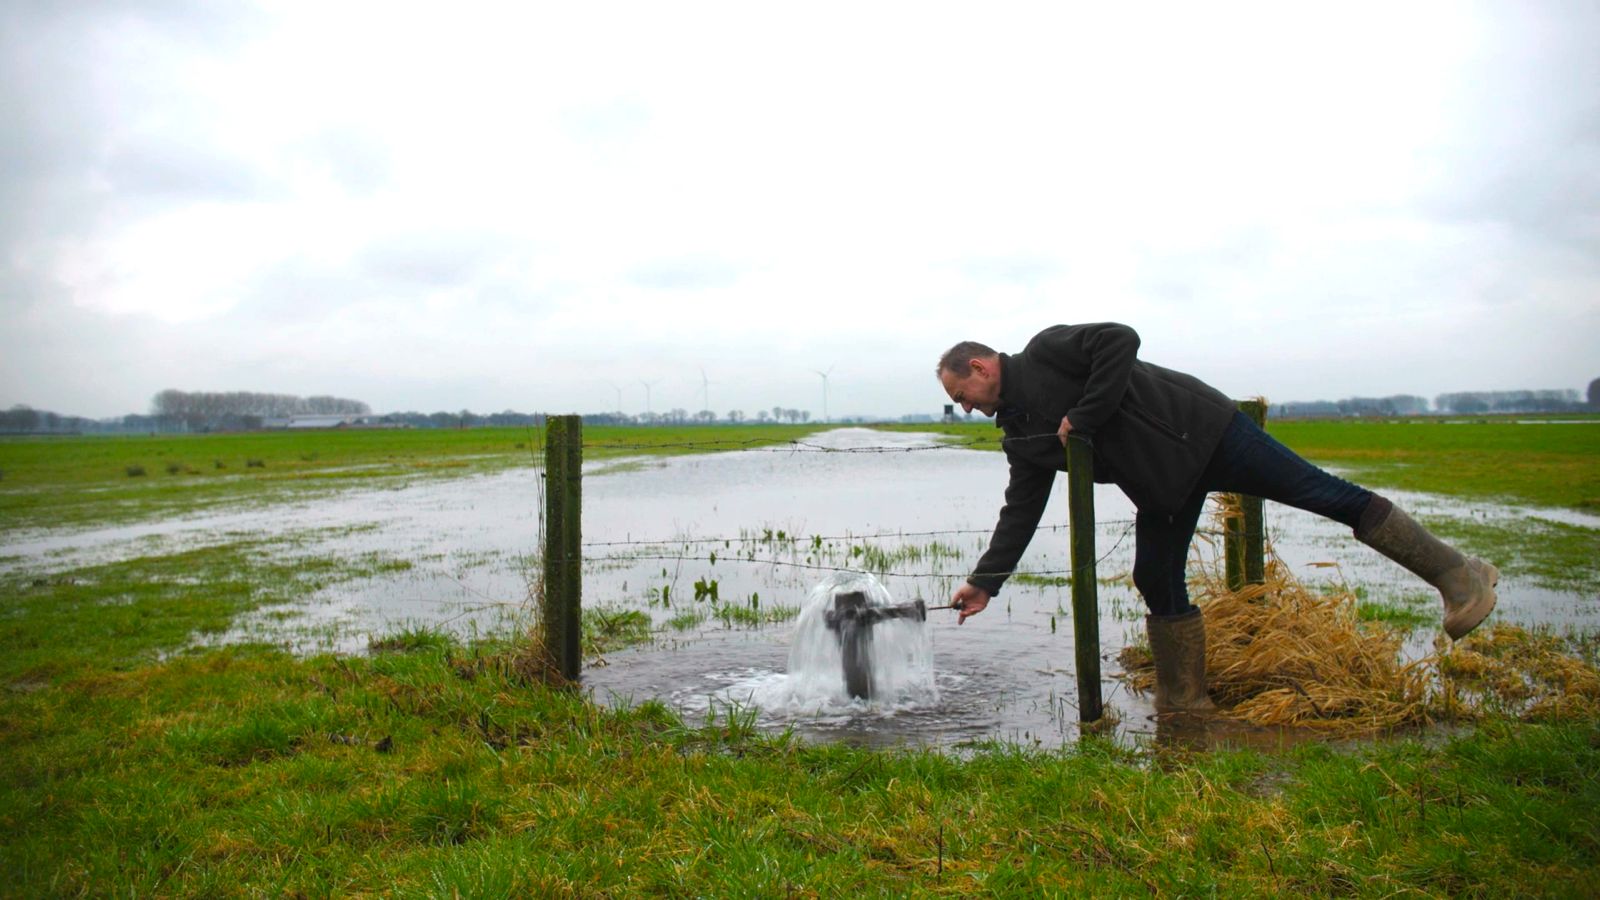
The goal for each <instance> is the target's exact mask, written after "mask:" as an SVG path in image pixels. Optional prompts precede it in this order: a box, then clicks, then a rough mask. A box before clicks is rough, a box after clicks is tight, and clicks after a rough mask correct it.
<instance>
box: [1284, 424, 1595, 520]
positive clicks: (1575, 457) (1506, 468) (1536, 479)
mask: <svg viewBox="0 0 1600 900" xmlns="http://www.w3.org/2000/svg"><path fill="white" fill-rule="evenodd" d="M1565 418H1573V419H1580V418H1581V419H1583V420H1584V421H1585V422H1586V423H1587V424H1577V425H1563V424H1543V425H1519V424H1516V422H1515V420H1513V419H1482V420H1478V419H1472V420H1460V419H1446V420H1439V419H1394V420H1387V419H1380V420H1355V421H1318V420H1301V421H1285V422H1269V423H1268V430H1269V431H1271V433H1272V435H1273V436H1274V437H1276V438H1277V439H1278V440H1280V441H1282V442H1283V443H1285V444H1287V445H1288V446H1289V447H1291V448H1293V449H1294V450H1295V451H1296V452H1297V453H1299V454H1301V455H1302V456H1305V457H1306V458H1307V459H1311V460H1315V461H1316V462H1318V463H1322V464H1324V465H1337V466H1339V467H1340V468H1341V469H1344V470H1345V471H1347V472H1348V473H1349V474H1350V475H1351V477H1352V478H1353V480H1355V481H1357V482H1359V483H1362V484H1368V485H1371V486H1380V487H1389V488H1400V489H1404V490H1411V491H1423V492H1426V493H1431V494H1443V495H1446V496H1451V497H1464V498H1482V499H1486V500H1500V501H1507V502H1514V503H1529V504H1534V505H1538V506H1553V507H1564V508H1567V509H1575V510H1580V511H1585V512H1600V416H1583V417H1577V416H1572V417H1565Z"/></svg>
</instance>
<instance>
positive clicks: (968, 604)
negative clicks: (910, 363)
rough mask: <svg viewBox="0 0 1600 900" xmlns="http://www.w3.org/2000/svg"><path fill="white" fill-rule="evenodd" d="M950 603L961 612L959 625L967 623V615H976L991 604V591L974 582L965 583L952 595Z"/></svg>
mask: <svg viewBox="0 0 1600 900" xmlns="http://www.w3.org/2000/svg"><path fill="white" fill-rule="evenodd" d="M950 605H951V606H954V607H955V608H956V610H957V611H959V612H960V613H961V618H959V619H957V620H956V624H957V625H965V624H967V616H975V615H977V614H978V613H981V612H983V611H984V610H985V609H987V608H988V606H989V592H988V591H986V590H984V589H983V588H981V587H978V586H977V585H973V584H966V583H963V584H962V585H961V587H958V588H956V592H955V593H954V594H951V595H950Z"/></svg>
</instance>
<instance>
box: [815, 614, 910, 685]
mask: <svg viewBox="0 0 1600 900" xmlns="http://www.w3.org/2000/svg"><path fill="white" fill-rule="evenodd" d="M927 618H928V606H927V604H925V603H923V602H922V601H921V600H913V601H912V602H910V603H903V604H901V605H899V606H868V605H867V595H866V594H865V593H863V592H861V591H845V592H842V593H838V594H834V595H833V607H832V608H831V609H829V610H827V611H826V612H824V613H823V615H822V621H823V623H824V624H826V625H827V626H828V630H829V631H832V632H833V633H834V635H835V636H836V637H837V638H838V639H839V655H840V657H841V658H842V659H843V665H844V687H845V690H846V691H848V692H849V694H850V696H851V697H856V698H860V699H862V700H870V699H871V698H872V626H874V625H877V624H878V623H880V622H886V621H888V620H890V619H915V620H917V621H918V622H924V621H927Z"/></svg>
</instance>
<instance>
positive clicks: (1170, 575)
mask: <svg viewBox="0 0 1600 900" xmlns="http://www.w3.org/2000/svg"><path fill="white" fill-rule="evenodd" d="M1212 491H1226V492H1230V493H1239V494H1250V495H1251V496H1255V497H1262V498H1265V499H1267V500H1274V501H1276V502H1278V503H1283V504H1286V505H1288V506H1293V507H1295V508H1296V509H1303V510H1306V511H1307V512H1314V513H1316V514H1317V515H1319V516H1326V517H1327V518H1330V519H1333V520H1334V521H1336V522H1341V523H1343V524H1345V525H1348V526H1350V528H1351V529H1352V530H1354V529H1355V528H1356V526H1357V524H1358V523H1359V522H1360V521H1361V513H1362V511H1363V510H1365V509H1366V508H1367V504H1368V503H1369V502H1371V500H1372V497H1373V494H1372V492H1371V491H1369V490H1367V489H1366V488H1363V487H1360V486H1358V485H1354V484H1351V483H1350V482H1348V481H1345V480H1344V479H1342V478H1337V477H1335V476H1333V475H1330V474H1328V473H1327V472H1324V471H1322V470H1321V469H1319V468H1317V467H1316V466H1313V465H1312V464H1311V463H1308V462H1306V461H1305V460H1303V459H1301V458H1300V457H1299V455H1297V454H1296V453H1295V452H1294V451H1293V450H1290V449H1289V448H1288V447H1285V446H1284V445H1282V444H1280V443H1278V441H1276V440H1275V439H1273V437H1272V436H1271V435H1269V434H1267V433H1266V432H1265V431H1262V430H1261V428H1259V427H1258V426H1257V425H1256V423H1254V422H1252V421H1250V417H1249V416H1246V415H1245V414H1244V413H1242V412H1241V413H1234V416H1233V421H1232V422H1230V423H1228V429H1227V431H1225V432H1223V434H1222V441H1221V442H1220V443H1218V444H1217V449H1216V452H1214V453H1212V454H1211V460H1210V462H1208V463H1207V464H1206V468H1205V471H1204V472H1202V473H1201V475H1200V481H1199V483H1198V484H1197V485H1196V487H1195V489H1194V493H1192V494H1190V495H1189V496H1188V497H1187V498H1185V500H1184V501H1183V505H1182V506H1180V507H1179V508H1178V511H1177V512H1175V513H1173V514H1172V515H1171V516H1166V515H1158V514H1155V513H1145V512H1140V513H1138V514H1137V515H1136V516H1135V519H1134V521H1135V524H1134V535H1135V542H1136V543H1135V549H1134V556H1133V584H1134V586H1135V587H1137V588H1138V589H1139V594H1140V595H1141V596H1143V597H1144V602H1145V605H1146V606H1148V607H1149V608H1150V613H1151V614H1152V615H1157V616H1175V615H1182V614H1184V613H1186V612H1188V611H1189V608H1190V606H1189V589H1188V586H1187V585H1186V584H1185V583H1184V573H1185V567H1186V565H1187V563H1188V560H1189V544H1190V542H1192V541H1193V540H1194V529H1195V524H1196V523H1198V522H1199V521H1200V511H1201V510H1202V509H1203V508H1204V507H1205V503H1206V494H1208V493H1210V492H1212Z"/></svg>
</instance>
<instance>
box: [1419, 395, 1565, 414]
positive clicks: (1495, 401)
mask: <svg viewBox="0 0 1600 900" xmlns="http://www.w3.org/2000/svg"><path fill="white" fill-rule="evenodd" d="M1434 405H1435V406H1437V407H1438V408H1439V411H1440V412H1442V413H1519V412H1576V411H1578V410H1581V409H1584V408H1585V407H1586V406H1587V405H1588V404H1586V403H1584V402H1583V401H1582V400H1580V399H1579V398H1578V392H1577V391H1468V392H1466V393H1460V394H1440V395H1439V396H1438V397H1437V398H1436V399H1435V400H1434Z"/></svg>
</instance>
